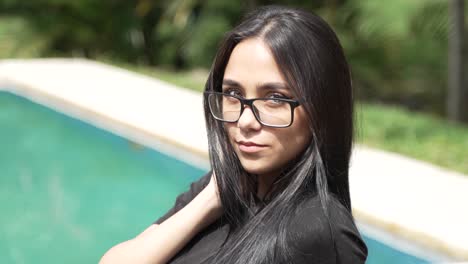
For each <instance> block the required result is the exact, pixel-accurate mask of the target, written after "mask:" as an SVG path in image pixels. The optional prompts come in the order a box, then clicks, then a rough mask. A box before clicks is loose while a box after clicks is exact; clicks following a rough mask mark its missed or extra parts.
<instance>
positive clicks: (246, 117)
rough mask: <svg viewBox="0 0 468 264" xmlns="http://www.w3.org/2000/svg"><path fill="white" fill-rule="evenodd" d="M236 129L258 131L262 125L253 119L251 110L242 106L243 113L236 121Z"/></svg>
mask: <svg viewBox="0 0 468 264" xmlns="http://www.w3.org/2000/svg"><path fill="white" fill-rule="evenodd" d="M237 127H239V128H240V129H241V130H259V129H260V128H261V127H262V124H260V123H259V122H258V120H257V119H256V118H255V115H254V113H253V110H252V109H251V108H250V107H249V106H244V111H243V112H242V115H241V116H240V117H239V120H238V121H237Z"/></svg>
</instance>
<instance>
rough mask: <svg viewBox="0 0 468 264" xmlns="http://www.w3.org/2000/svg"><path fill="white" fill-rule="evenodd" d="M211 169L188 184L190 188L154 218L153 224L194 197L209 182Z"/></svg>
mask: <svg viewBox="0 0 468 264" xmlns="http://www.w3.org/2000/svg"><path fill="white" fill-rule="evenodd" d="M210 178H211V171H209V172H208V173H207V174H205V175H204V176H203V177H201V178H200V179H199V180H197V181H195V182H192V183H191V184H190V189H189V190H188V191H186V192H184V193H182V194H180V195H179V196H177V198H176V201H175V204H174V206H173V207H172V208H171V209H169V211H167V212H166V214H164V215H163V216H161V217H160V218H159V219H158V220H156V221H155V222H154V223H153V224H161V223H162V222H164V221H165V220H166V219H168V218H169V217H171V216H172V215H173V214H175V213H177V212H178V211H179V210H180V209H182V208H184V206H186V205H187V204H188V203H190V201H192V200H193V198H195V196H197V195H198V194H199V193H200V192H201V191H202V190H203V189H204V188H205V187H206V186H207V185H208V183H209V182H210Z"/></svg>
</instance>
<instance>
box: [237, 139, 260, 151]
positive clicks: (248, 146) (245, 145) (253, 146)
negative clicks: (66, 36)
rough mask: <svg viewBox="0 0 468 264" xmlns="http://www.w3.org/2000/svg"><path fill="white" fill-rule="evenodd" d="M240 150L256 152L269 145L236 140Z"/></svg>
mask: <svg viewBox="0 0 468 264" xmlns="http://www.w3.org/2000/svg"><path fill="white" fill-rule="evenodd" d="M236 143H237V145H238V146H239V150H240V151H242V152H246V153H255V152H258V151H261V150H263V149H265V148H266V147H267V145H262V144H257V143H255V142H251V141H236Z"/></svg>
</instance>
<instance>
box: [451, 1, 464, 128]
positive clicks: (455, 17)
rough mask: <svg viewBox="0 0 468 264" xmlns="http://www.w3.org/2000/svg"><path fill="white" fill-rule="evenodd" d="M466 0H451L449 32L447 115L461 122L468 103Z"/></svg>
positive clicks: (452, 119)
mask: <svg viewBox="0 0 468 264" xmlns="http://www.w3.org/2000/svg"><path fill="white" fill-rule="evenodd" d="M464 11H465V7H464V0H451V1H450V19H451V27H450V31H451V32H450V34H449V54H448V58H449V71H448V75H449V76H448V93H447V115H448V119H449V120H451V121H456V122H461V121H463V120H466V119H467V114H466V111H467V109H468V108H467V107H466V106H465V105H466V104H467V103H468V100H467V99H466V97H467V96H468V92H467V91H466V89H467V88H466V85H468V83H466V82H467V81H466V79H464V78H466V77H465V76H466V70H467V69H466V68H465V66H466V65H464V61H465V60H466V49H465V48H464V42H465V38H464V26H465V21H464V20H465V19H464V15H465V14H464V13H465V12H464Z"/></svg>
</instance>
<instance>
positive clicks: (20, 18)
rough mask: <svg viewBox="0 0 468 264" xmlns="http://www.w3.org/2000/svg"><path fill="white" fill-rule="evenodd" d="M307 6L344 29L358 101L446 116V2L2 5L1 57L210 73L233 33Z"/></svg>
mask: <svg viewBox="0 0 468 264" xmlns="http://www.w3.org/2000/svg"><path fill="white" fill-rule="evenodd" d="M265 4H282V5H288V6H296V7H301V8H304V9H306V10H309V11H312V12H315V13H317V14H319V15H321V16H322V17H324V18H325V19H326V20H327V21H328V22H329V23H330V24H331V25H332V27H333V28H334V29H335V30H336V32H337V33H338V35H339V38H340V40H341V42H342V45H343V47H344V49H345V52H346V54H347V57H348V59H349V62H350V64H351V67H352V70H353V79H354V83H355V87H356V95H357V97H358V98H360V99H363V100H366V101H369V102H383V103H387V104H399V105H403V106H405V107H407V108H408V109H410V110H422V111H427V112H432V113H437V114H439V115H442V114H443V113H444V111H445V110H444V109H445V107H444V104H445V93H446V92H445V91H446V87H447V84H446V83H447V77H446V76H447V38H448V33H447V32H448V29H449V23H448V3H447V1H443V0H411V1H407V0H394V1H375V0H317V1H305V0H277V1H268V0H244V1H241V0H172V1H171V0H135V1H127V0H100V1H95V0H74V1H70V0H28V1H21V0H0V58H1V57H28V56H31V57H38V56H84V57H88V58H94V59H95V58H103V57H105V58H108V59H110V60H116V61H124V62H126V63H132V64H137V65H152V66H165V67H166V68H171V69H176V70H187V69H191V68H200V67H204V68H208V67H209V66H210V65H211V62H212V60H213V57H214V52H215V51H216V48H217V46H218V43H219V41H220V40H221V38H222V36H223V34H224V32H226V31H228V30H229V29H231V28H232V27H233V26H234V25H236V23H237V22H238V21H239V20H240V19H241V17H242V16H243V15H244V14H245V13H246V12H248V11H249V10H251V9H253V8H254V7H256V6H260V5H265Z"/></svg>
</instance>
